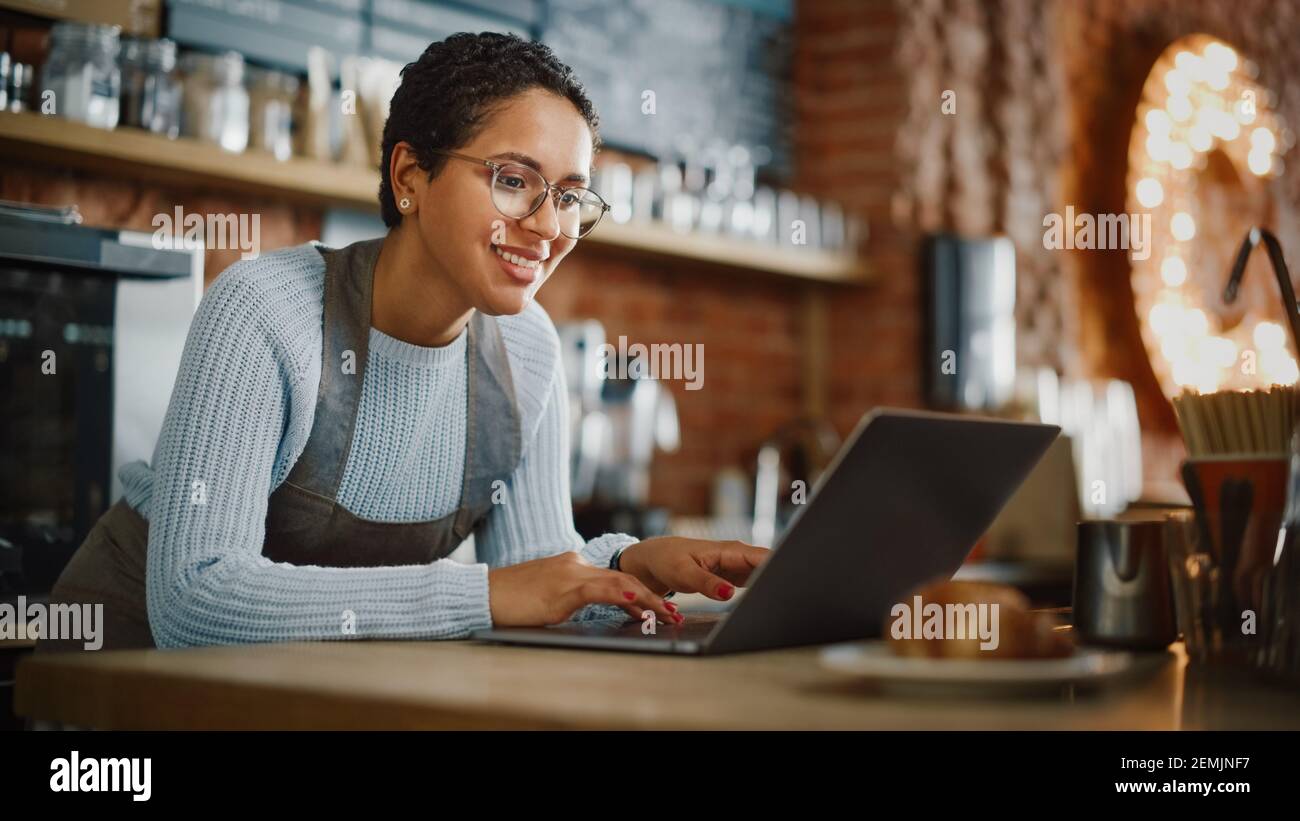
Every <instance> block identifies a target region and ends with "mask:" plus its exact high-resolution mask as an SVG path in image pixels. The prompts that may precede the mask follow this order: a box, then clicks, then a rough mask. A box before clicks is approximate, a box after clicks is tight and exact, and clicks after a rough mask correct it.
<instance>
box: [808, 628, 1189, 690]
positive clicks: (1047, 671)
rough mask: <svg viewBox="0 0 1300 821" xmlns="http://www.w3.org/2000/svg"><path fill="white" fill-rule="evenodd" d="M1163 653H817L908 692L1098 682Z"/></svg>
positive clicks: (1141, 667) (831, 649)
mask: <svg viewBox="0 0 1300 821" xmlns="http://www.w3.org/2000/svg"><path fill="white" fill-rule="evenodd" d="M1168 658H1169V655H1168V654H1167V653H1140V654H1139V653H1130V652H1127V651H1122V650H1100V649H1094V648H1080V649H1077V650H1075V652H1074V655H1072V656H1069V657H1067V658H1058V659H982V660H981V659H936V658H912V657H906V656H896V655H894V654H893V653H892V652H891V651H890V650H889V648H888V647H887V646H885V643H884V642H882V641H855V642H846V643H842V644H832V645H829V646H827V647H825V648H824V649H823V650H822V651H821V653H820V654H819V659H820V661H821V663H822V665H823V666H824V667H827V668H829V669H831V670H836V671H838V672H841V673H847V674H850V675H853V676H856V677H859V678H865V679H869V680H871V681H873V682H875V683H877V684H879V685H881V686H882V687H885V688H888V689H891V690H898V689H906V690H907V691H909V692H916V691H918V690H923V691H925V692H935V691H936V690H937V691H948V690H953V691H960V692H961V693H963V694H969V693H971V692H972V690H975V691H980V692H993V693H998V692H1024V691H1027V690H1028V691H1038V690H1056V689H1059V688H1061V687H1064V686H1067V685H1081V686H1101V685H1103V684H1106V683H1110V682H1112V681H1115V680H1117V679H1121V678H1123V677H1125V676H1127V675H1131V674H1135V673H1139V672H1143V671H1146V670H1150V669H1152V668H1153V667H1155V666H1158V665H1159V664H1162V663H1164V662H1165V661H1166V660H1167V659H1168Z"/></svg>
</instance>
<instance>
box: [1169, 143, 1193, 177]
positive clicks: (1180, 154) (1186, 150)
mask: <svg viewBox="0 0 1300 821" xmlns="http://www.w3.org/2000/svg"><path fill="white" fill-rule="evenodd" d="M1169 164H1170V165H1172V166H1173V167H1174V168H1177V169H1178V170H1179V171H1182V170H1184V169H1187V168H1191V166H1192V149H1191V146H1189V145H1188V144H1187V143H1185V142H1181V141H1175V142H1171V143H1170V144H1169Z"/></svg>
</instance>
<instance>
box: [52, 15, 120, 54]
mask: <svg viewBox="0 0 1300 821" xmlns="http://www.w3.org/2000/svg"><path fill="white" fill-rule="evenodd" d="M121 31H122V27H121V26H109V25H104V24H101V23H73V22H69V21H64V22H60V23H55V24H54V25H53V26H51V27H50V39H51V41H53V42H54V43H66V44H69V45H76V44H85V43H97V44H99V45H104V46H109V47H110V48H112V49H113V51H114V53H116V51H117V47H118V37H119V35H120V33H121Z"/></svg>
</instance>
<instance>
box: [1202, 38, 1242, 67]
mask: <svg viewBox="0 0 1300 821" xmlns="http://www.w3.org/2000/svg"><path fill="white" fill-rule="evenodd" d="M1201 54H1202V55H1204V57H1205V61H1206V62H1207V63H1208V64H1209V65H1210V66H1212V67H1213V68H1214V69H1216V70H1218V71H1222V72H1224V73H1227V72H1230V71H1232V70H1233V69H1235V68H1236V67H1237V52H1235V51H1233V50H1232V48H1231V47H1230V46H1227V45H1224V44H1223V43H1209V44H1207V45H1206V46H1205V48H1204V49H1202V50H1201Z"/></svg>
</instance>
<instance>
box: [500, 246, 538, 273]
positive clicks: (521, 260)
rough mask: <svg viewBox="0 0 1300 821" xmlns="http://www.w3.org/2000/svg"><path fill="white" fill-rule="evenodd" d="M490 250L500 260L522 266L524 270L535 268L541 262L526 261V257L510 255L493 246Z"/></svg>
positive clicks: (534, 260)
mask: <svg viewBox="0 0 1300 821" xmlns="http://www.w3.org/2000/svg"><path fill="white" fill-rule="evenodd" d="M492 250H493V251H496V252H497V255H498V256H500V257H501V258H502V259H504V260H505V261H506V262H513V263H514V264H515V265H522V266H523V267H525V268H536V267H537V266H538V265H540V264H541V260H536V259H528V258H527V257H521V256H519V255H517V254H512V253H510V252H509V251H502V250H501V249H500V248H498V247H497V246H495V245H493V246H492Z"/></svg>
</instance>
